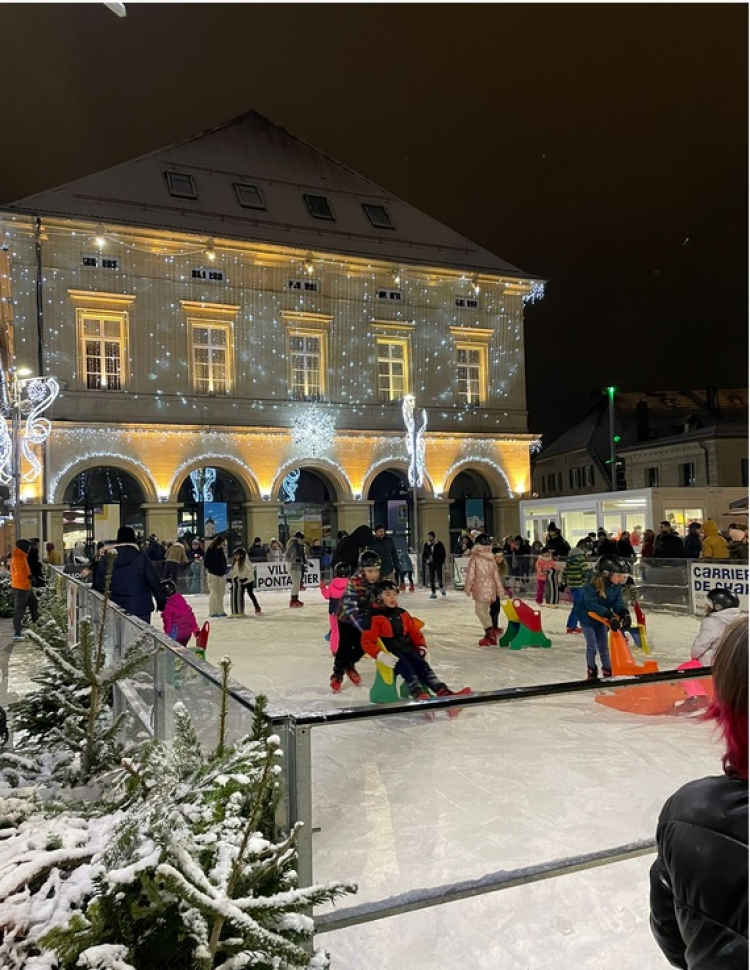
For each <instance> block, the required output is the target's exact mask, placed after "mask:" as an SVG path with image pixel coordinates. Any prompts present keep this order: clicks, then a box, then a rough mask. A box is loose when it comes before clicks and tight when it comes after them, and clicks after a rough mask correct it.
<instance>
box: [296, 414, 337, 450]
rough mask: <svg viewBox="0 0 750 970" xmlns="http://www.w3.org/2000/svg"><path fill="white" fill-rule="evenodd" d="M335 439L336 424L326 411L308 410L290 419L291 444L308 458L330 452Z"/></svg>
mask: <svg viewBox="0 0 750 970" xmlns="http://www.w3.org/2000/svg"><path fill="white" fill-rule="evenodd" d="M335 437H336V422H335V420H334V418H333V415H332V414H329V413H328V412H327V411H321V410H320V408H310V409H309V410H304V411H300V412H299V414H296V415H295V416H294V417H293V418H292V443H293V444H294V446H295V447H296V448H299V449H300V451H302V452H303V453H304V454H305V455H306V457H308V458H319V457H320V456H321V455H324V454H325V453H326V452H327V451H330V450H331V447H332V445H333V441H334V438H335Z"/></svg>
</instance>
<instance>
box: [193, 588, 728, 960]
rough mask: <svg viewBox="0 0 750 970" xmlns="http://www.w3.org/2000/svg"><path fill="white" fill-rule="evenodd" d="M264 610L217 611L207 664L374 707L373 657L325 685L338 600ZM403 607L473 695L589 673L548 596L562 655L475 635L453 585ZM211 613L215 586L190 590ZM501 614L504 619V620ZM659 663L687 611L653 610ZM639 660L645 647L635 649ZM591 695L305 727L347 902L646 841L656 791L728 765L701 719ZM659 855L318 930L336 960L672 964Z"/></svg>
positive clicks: (678, 641)
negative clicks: (654, 891) (345, 678)
mask: <svg viewBox="0 0 750 970" xmlns="http://www.w3.org/2000/svg"><path fill="white" fill-rule="evenodd" d="M259 599H260V602H261V606H262V608H263V613H262V615H260V616H255V615H249V616H247V618H245V619H217V620H212V621H211V623H212V630H211V639H210V642H209V650H208V659H209V660H212V661H213V662H215V661H216V660H217V659H218V657H219V656H221V655H222V654H226V655H228V656H230V657H231V658H232V660H233V662H234V667H233V671H232V673H233V676H234V677H235V678H236V679H237V680H239V681H240V682H241V683H243V684H245V685H246V686H248V687H250V688H251V689H252V690H254V691H255V692H258V693H261V692H262V693H265V694H266V695H267V696H268V698H269V700H270V702H271V703H272V705H273V706H274V707H276V708H281V709H284V710H288V711H290V712H295V713H297V714H301V713H305V712H325V711H331V710H334V709H339V708H345V707H354V706H362V705H366V706H369V699H368V690H369V686H370V684H371V682H372V679H373V676H374V670H373V667H374V665H373V663H372V661H370V660H369V659H367V658H365V659H363V660H362V661H361V662H360V664H359V669H360V672H361V673H362V675H363V684H362V686H361V687H359V688H357V687H354V686H353V685H352V684H350V683H347V684H346V685H345V687H344V690H343V691H342V692H341V694H339V695H334V694H332V693H331V691H330V689H329V687H328V677H329V674H330V669H331V658H330V653H329V649H328V645H327V643H326V642H325V640H324V639H323V637H324V634H325V633H326V631H327V629H328V615H327V603H326V602H325V601H324V600H323V598H322V597H321V595H320V593H319V591H318V590H317V589H308V590H307V591H306V592H305V593H303V594H302V599H303V600H304V602H305V604H306V605H305V608H304V609H301V610H291V609H289V608H288V597H287V596H285V595H283V594H281V593H260V594H259ZM400 599H401V605H403V606H404V607H405V608H406V609H408V610H409V611H410V612H412V613H413V614H415V615H416V616H419V617H420V618H421V619H423V620H424V621H425V622H426V626H425V630H424V633H425V636H426V639H427V642H428V644H429V647H430V654H429V659H430V662H431V663H432V665H433V667H434V668H435V670H436V671H437V673H438V674H439V675H440V676H441V677H442V678H443V679H444V680H445V681H446V682H447V683H448V684H449V686H451V687H463V686H464V685H469V686H471V687H472V688H474V689H475V690H478V691H482V690H492V689H497V688H503V687H512V686H525V685H532V684H542V683H555V682H561V681H570V680H578V679H581V678H582V677H583V676H584V675H585V669H586V663H585V653H584V646H583V638H582V636H575V635H566V634H565V621H566V617H567V609H564V608H563V607H558V608H557V609H545V610H544V613H543V625H544V629H545V631H546V632H547V633H548V635H549V636H550V637H551V638H552V641H553V645H552V648H551V649H548V650H545V649H527V650H523V651H511V650H508V649H500V648H481V647H479V646H478V645H477V641H478V640H479V638H480V636H481V635H482V631H481V629H480V627H479V624H478V621H477V620H476V618H475V616H474V612H473V605H472V603H471V602H470V601H469V600H468V599H467V597H465V596H464V594H463V593H460V592H454V591H449V592H448V595H447V596H446V597H445V598H439V599H437V600H430V599H429V598H428V594H427V593H426V592H424V591H421V590H420V591H417V592H415V593H413V594H410V593H404V594H402V595H401V597H400ZM191 602H192V603H193V605H194V608H195V610H196V614H197V615H198V618H199V620H200V621H202V620H203V619H205V615H206V606H207V603H206V598H205V597H202V596H195V597H191ZM503 625H504V624H503ZM647 625H648V633H649V638H650V642H651V645H652V649H653V658H654V659H656V660H657V661H658V662H659V665H660V668H661V669H669V668H673V667H674V666H675V665H676V664H678V663H680V662H681V661H683V660H685V659H687V658H688V657H689V648H690V644H691V642H692V639H693V637H694V636H695V633H696V631H697V629H698V620H697V619H696V618H694V617H691V616H678V615H669V614H658V613H657V614H651V615H648V617H647ZM635 657H636V659H640V660H642V659H644V657H643V655H642V654H639V653H637V652H636V654H635ZM595 693H596V692H585V693H579V694H567V695H560V696H555V697H546V698H539V699H535V700H524V701H514V702H510V703H502V704H496V705H493V706H491V707H481V708H477V707H472V708H471V709H466V708H464V709H462V711H461V714H460V715H459V716H457V717H453V718H449V717H448V716H447V714H446V713H445V712H441V713H439V714H438V715H437V716H436V718H435V720H432V721H430V720H427V719H426V718H425V716H424V713H423V711H422V710H419V711H416V712H415V713H414V714H413V715H412V714H409V715H399V716H397V717H391V718H388V719H382V720H363V721H354V722H349V723H346V724H341V723H327V724H325V723H324V724H322V725H321V726H319V727H315V728H314V729H313V732H312V778H313V794H312V802H313V825H314V836H313V854H314V878H315V880H316V881H325V880H329V879H337V878H342V879H353V880H354V881H356V882H357V883H358V884H359V887H360V888H359V893H358V895H357V896H356V897H350V898H344V899H342V900H341V902H340V903H339V908H340V909H343V908H346V907H348V906H351V905H355V904H358V903H362V902H365V901H371V900H378V899H383V898H385V897H388V896H391V895H394V894H400V893H403V892H407V891H409V890H413V889H418V888H422V887H437V886H441V885H445V884H449V883H452V882H455V881H458V880H462V879H469V878H477V877H480V876H482V875H483V874H485V873H488V872H492V871H496V870H506V869H507V870H510V869H516V868H518V867H522V866H527V865H530V864H534V863H544V862H550V861H552V860H555V859H560V858H563V857H566V856H573V855H577V854H579V853H587V852H592V851H596V850H600V849H607V848H611V847H613V846H618V845H623V844H625V843H628V842H631V841H633V840H638V839H643V838H649V837H651V836H653V834H654V831H655V827H656V820H657V817H658V813H659V811H660V809H661V806H662V804H663V802H664V801H665V799H666V798H667V797H668V796H669V795H670V794H671V793H672V792H673V791H674V790H675V789H676V788H678V787H679V786H680V785H682V784H683V783H684V782H686V781H688V780H689V779H692V778H697V777H701V776H704V775H708V774H718V773H719V772H720V770H721V766H720V754H721V752H720V747H719V745H718V743H717V741H716V739H715V736H714V732H713V729H712V727H711V726H709V725H707V724H704V723H701V722H698V721H696V720H695V719H689V718H677V717H666V716H661V717H641V716H636V715H632V714H623V713H620V712H618V711H614V710H610V709H608V708H605V707H603V706H601V705H600V704H599V703H597V702H596V700H595ZM651 861H652V856H650V855H649V856H645V857H642V858H639V859H634V860H630V861H626V862H619V863H614V864H611V865H607V866H606V867H603V868H599V869H592V870H587V871H583V872H578V873H575V874H572V875H566V876H561V877H557V878H554V879H551V880H549V881H545V882H539V883H534V884H530V885H526V886H522V887H519V888H515V889H508V890H503V891H500V892H494V893H490V894H488V895H485V896H481V897H477V898H474V899H471V900H464V901H460V902H455V903H450V904H447V905H444V906H440V907H436V908H431V909H427V910H423V911H421V912H417V913H411V914H407V915H403V916H397V917H391V918H388V919H385V920H379V921H376V922H372V923H368V924H363V925H360V926H356V927H352V928H348V929H343V930H338V931H335V932H329V933H325V934H321V935H319V936H318V937H317V939H318V943H319V944H320V945H323V946H325V947H326V948H327V949H328V950H329V951H330V952H331V954H332V958H333V966H334V968H336V970H428V968H429V970H435V968H449V967H450V968H452V967H457V968H458V967H464V966H470V967H472V968H482V970H484V968H488V970H489V968H501V967H502V968H518V970H522V968H523V970H530V968H537V967H539V968H542V967H564V968H574V967H575V968H582V967H585V968H591V970H594V968H602V967H612V968H618V970H656V968H664V967H666V966H668V964H667V962H666V961H665V959H664V958H663V957H662V956H661V953H660V951H659V950H658V948H657V947H656V945H655V944H654V942H653V940H652V938H651V933H650V930H649V928H648V881H647V875H648V869H649V866H650V864H651Z"/></svg>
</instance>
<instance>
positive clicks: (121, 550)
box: [104, 542, 141, 569]
mask: <svg viewBox="0 0 750 970" xmlns="http://www.w3.org/2000/svg"><path fill="white" fill-rule="evenodd" d="M113 552H116V553H117V555H116V556H115V569H122V568H123V567H124V566H129V565H130V564H131V563H132V562H133V560H134V559H137V558H138V556H140V554H141V550H140V549H139V548H138V546H137V545H135V544H134V543H132V542H123V543H118V545H116V546H110V547H109V549H105V550H104V555H105V556H107V555H112V553H113Z"/></svg>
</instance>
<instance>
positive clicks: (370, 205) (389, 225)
mask: <svg viewBox="0 0 750 970" xmlns="http://www.w3.org/2000/svg"><path fill="white" fill-rule="evenodd" d="M362 209H363V210H364V213H365V215H366V216H367V218H368V219H369V220H370V225H371V226H372V227H373V229H388V230H390V231H391V232H394V231H395V229H396V227H395V226H394V225H393V220H392V219H391V217H390V214H389V212H388V210H387V209H386V207H385V206H384V205H380V203H378V202H363V203H362ZM374 209H378V210H380V211H381V212H382V213H383V215H384V217H385V220H386V221H385V222H382V221H381V222H378V221H377V220H376V219H375V218H374V217H373V211H372V210H374Z"/></svg>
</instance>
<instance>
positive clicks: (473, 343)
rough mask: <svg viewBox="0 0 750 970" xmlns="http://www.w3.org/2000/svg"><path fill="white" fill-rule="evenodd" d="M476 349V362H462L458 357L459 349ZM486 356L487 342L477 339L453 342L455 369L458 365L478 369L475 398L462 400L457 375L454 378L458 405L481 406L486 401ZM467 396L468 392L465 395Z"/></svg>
mask: <svg viewBox="0 0 750 970" xmlns="http://www.w3.org/2000/svg"><path fill="white" fill-rule="evenodd" d="M461 350H466V351H476V352H477V353H478V354H479V361H478V364H476V365H474V364H462V363H461V362H460V361H459V359H458V354H459V351H461ZM487 358H488V348H487V344H486V343H483V342H481V341H478V340H457V341H456V344H455V366H456V369H458V368H459V367H464V366H466V367H470V366H471V367H473V366H477V367H478V369H479V376H478V384H479V391H478V395H477V398H478V399H477V400H476V401H473V400H462V392H461V391H460V390H459V389H458V377H457V378H456V396H457V398H458V403H459V406H460V407H482V406H483V405H485V404H486V403H487ZM466 396H467V397H468V396H469V395H468V394H467V395H466Z"/></svg>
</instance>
